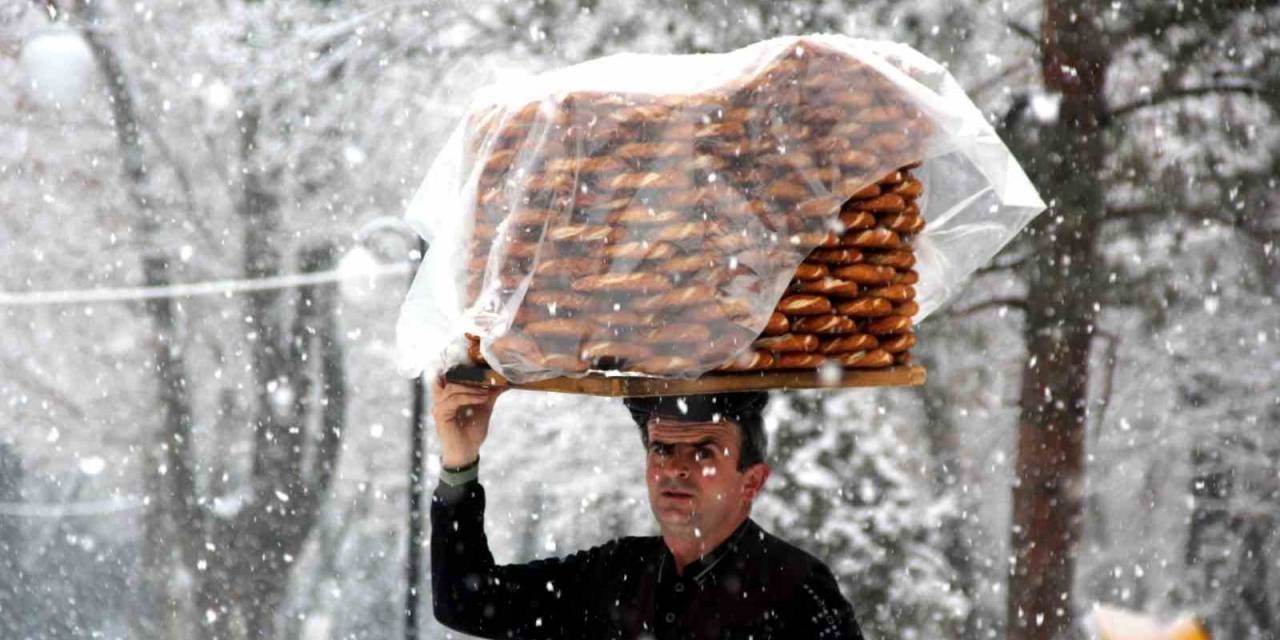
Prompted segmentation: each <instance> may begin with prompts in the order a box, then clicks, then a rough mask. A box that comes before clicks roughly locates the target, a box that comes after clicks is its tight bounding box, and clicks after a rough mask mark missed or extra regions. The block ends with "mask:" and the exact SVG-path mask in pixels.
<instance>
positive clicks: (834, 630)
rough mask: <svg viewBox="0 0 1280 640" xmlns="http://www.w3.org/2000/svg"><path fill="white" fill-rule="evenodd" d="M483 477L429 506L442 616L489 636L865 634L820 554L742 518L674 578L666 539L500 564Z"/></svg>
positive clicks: (663, 639) (443, 487) (594, 639)
mask: <svg viewBox="0 0 1280 640" xmlns="http://www.w3.org/2000/svg"><path fill="white" fill-rule="evenodd" d="M484 505H485V498H484V488H483V487H481V486H480V483H479V482H475V481H472V482H468V483H466V484H463V485H460V486H456V487H455V486H449V485H447V484H444V483H441V484H440V485H439V486H438V487H437V488H436V492H435V496H434V498H433V499H432V503H431V586H432V604H433V605H434V607H435V615H436V618H437V619H438V620H439V621H440V622H442V623H443V624H445V625H448V626H449V627H451V628H453V629H456V630H458V631H462V632H464V633H468V634H472V635H477V636H482V637H486V638H554V639H556V640H561V639H564V640H572V639H578V638H581V639H584V640H610V639H621V638H627V639H630V638H640V637H645V638H655V639H656V640H668V639H675V638H681V639H684V638H688V639H694V638H696V639H699V640H701V639H704V638H716V639H729V638H732V639H734V640H738V639H743V640H745V639H747V638H751V639H753V640H766V639H770V638H772V639H775V640H781V639H787V640H804V639H809V638H818V639H823V640H827V639H832V640H834V639H839V640H854V639H856V640H861V638H862V633H861V632H860V631H859V629H858V625H857V623H856V622H855V621H854V615H853V608H852V606H850V604H849V602H848V601H846V600H845V599H844V598H843V597H842V596H841V595H840V590H839V587H838V586H837V585H836V581H835V578H834V577H833V576H832V575H831V571H830V570H829V569H827V567H826V566H825V565H823V564H822V563H821V562H819V561H818V560H817V559H816V558H814V557H813V556H811V555H809V554H807V553H805V552H804V551H801V550H800V549H797V548H795V547H793V546H791V545H789V544H787V543H785V542H783V541H782V540H779V539H778V538H776V537H774V536H772V535H770V534H768V533H766V532H765V531H764V530H763V529H761V528H760V527H759V526H758V525H756V523H755V522H753V521H751V520H749V519H748V520H747V521H746V522H744V523H743V524H742V526H740V527H739V528H738V529H737V530H736V531H735V532H734V533H733V534H732V535H731V536H730V537H729V539H728V540H726V541H725V542H724V543H723V544H721V545H720V546H719V547H717V548H716V549H715V550H713V551H712V552H711V553H709V554H707V555H706V556H703V557H702V558H701V559H699V560H698V561H696V562H694V563H693V564H691V565H689V566H688V567H685V571H684V575H683V576H681V575H677V574H676V571H675V559H674V557H673V556H672V555H671V552H670V551H669V550H668V549H667V546H666V544H664V543H663V541H662V538H660V537H648V538H640V537H628V538H621V539H618V540H613V541H611V542H608V543H606V544H604V545H602V546H599V547H595V548H593V549H588V550H586V551H580V552H578V553H574V554H572V555H569V556H567V557H564V558H553V559H548V560H538V561H535V562H530V563H527V564H517V565H506V566H498V565H496V564H494V561H493V555H492V554H491V553H490V552H489V544H488V541H487V539H486V538H485V534H484Z"/></svg>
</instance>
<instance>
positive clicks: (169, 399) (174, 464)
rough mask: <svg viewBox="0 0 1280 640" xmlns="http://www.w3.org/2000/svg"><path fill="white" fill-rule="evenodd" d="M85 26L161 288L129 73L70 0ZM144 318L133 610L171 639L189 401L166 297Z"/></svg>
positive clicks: (188, 489) (188, 479)
mask: <svg viewBox="0 0 1280 640" xmlns="http://www.w3.org/2000/svg"><path fill="white" fill-rule="evenodd" d="M77 12H78V13H79V15H80V16H81V18H82V20H83V22H84V24H86V25H87V27H86V28H84V29H82V30H81V35H82V36H83V37H84V39H85V42H86V43H88V45H89V49H90V50H91V51H92V52H93V56H94V60H95V62H96V63H97V66H98V71H99V73H100V74H101V76H102V78H103V81H104V83H105V84H106V88H107V92H108V95H109V96H110V101H111V115H112V126H113V128H114V131H115V135H116V142H117V145H118V147H119V149H120V157H121V162H122V165H123V172H124V177H125V183H126V184H125V187H126V190H127V192H128V195H129V199H130V201H131V202H132V204H133V207H134V211H135V213H136V216H137V220H138V224H137V225H135V228H136V229H137V230H138V238H137V244H138V245H139V246H142V247H145V248H146V249H145V251H146V254H145V255H144V256H143V259H142V272H143V278H144V284H145V285H146V286H148V287H163V286H168V285H169V284H171V283H172V282H173V278H172V276H171V273H170V261H169V257H168V255H167V254H166V252H165V251H164V250H163V248H160V247H158V246H156V245H157V242H158V241H157V240H156V238H155V236H156V234H157V232H158V231H159V230H160V228H161V222H160V213H159V212H158V211H157V210H156V208H155V202H154V200H153V198H152V197H151V194H150V187H149V184H148V182H149V179H148V173H147V167H146V163H145V160H144V150H143V146H142V135H141V125H140V121H139V119H138V114H137V111H136V110H135V108H134V100H133V94H132V92H131V90H130V88H129V85H128V80H127V78H128V76H127V75H126V73H125V69H124V66H123V65H122V64H121V62H120V59H119V57H118V56H117V55H116V53H115V50H114V49H113V48H112V47H111V46H110V45H108V44H107V42H106V41H105V40H104V39H103V37H102V35H101V34H100V33H99V32H98V31H97V27H98V23H99V21H98V19H97V14H96V7H95V5H94V4H93V3H92V2H81V3H79V5H78V6H77ZM144 308H145V310H146V313H147V316H148V317H149V318H150V321H151V333H150V339H151V344H150V350H151V363H152V368H153V370H154V372H155V374H156V382H157V400H158V402H159V404H160V409H161V411H160V428H159V429H158V430H157V431H156V433H155V439H154V440H153V443H154V444H153V446H151V447H148V448H147V451H146V454H145V455H144V460H145V464H144V468H143V471H142V473H143V475H144V478H143V486H144V489H145V491H146V495H147V498H148V500H147V502H146V505H145V507H144V509H145V510H144V513H143V526H144V538H145V541H144V546H143V568H142V576H143V578H142V580H143V589H142V591H143V593H142V598H143V601H144V604H143V608H144V610H145V613H144V615H142V616H133V617H132V620H134V630H135V632H136V633H137V634H138V635H139V637H143V638H147V637H175V634H177V633H181V625H180V624H179V621H178V620H177V619H175V616H174V613H175V612H176V611H178V610H179V608H180V606H179V604H180V601H179V600H178V599H177V598H175V597H174V596H173V594H170V593H169V591H170V585H171V584H172V582H173V581H172V578H171V576H172V566H173V564H172V562H173V557H174V555H175V553H177V549H176V548H175V547H176V546H177V545H181V546H182V547H183V548H182V552H183V553H184V554H185V555H187V556H188V557H190V556H191V554H192V553H193V552H194V550H195V549H196V548H197V547H196V544H197V543H198V540H199V538H200V535H199V532H198V531H186V532H176V531H173V522H172V521H170V520H169V519H168V516H169V515H170V514H171V513H182V514H185V516H186V517H183V518H180V519H179V521H180V522H192V521H194V520H195V519H196V518H195V517H194V516H193V515H192V514H193V513H194V511H195V509H196V506H195V496H194V481H193V476H192V471H191V469H190V467H189V466H188V461H189V459H190V447H191V417H192V416H191V411H192V409H191V400H190V397H189V396H188V393H187V386H186V377H185V369H186V364H185V362H184V358H183V354H182V350H181V345H180V344H179V331H178V322H177V317H176V314H175V310H174V305H173V303H172V301H171V300H170V299H168V298H152V299H149V300H147V302H146V304H145V306H144Z"/></svg>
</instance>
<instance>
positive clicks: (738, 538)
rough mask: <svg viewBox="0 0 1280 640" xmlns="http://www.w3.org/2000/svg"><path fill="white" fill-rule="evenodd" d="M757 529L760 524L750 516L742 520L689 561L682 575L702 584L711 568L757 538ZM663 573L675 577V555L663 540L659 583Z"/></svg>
mask: <svg viewBox="0 0 1280 640" xmlns="http://www.w3.org/2000/svg"><path fill="white" fill-rule="evenodd" d="M759 531H760V526H759V525H757V524H756V523H755V521H753V520H752V519H751V518H747V519H745V520H743V521H742V524H740V525H738V528H737V529H734V530H733V533H731V534H729V537H728V538H725V540H724V542H721V543H720V544H719V545H717V546H716V548H714V549H712V550H710V551H708V552H706V553H704V554H702V555H701V556H699V557H698V559H697V560H694V561H693V562H691V563H689V566H687V567H685V568H684V576H683V577H684V578H688V579H690V580H693V581H695V582H697V583H698V584H702V583H703V581H704V580H705V579H706V577H707V576H708V575H709V574H710V573H711V570H712V569H714V568H715V567H716V565H718V564H720V562H721V561H722V560H724V559H725V558H728V557H730V556H732V555H734V554H736V553H737V552H738V550H739V548H740V547H741V546H742V545H743V544H746V543H749V542H750V541H751V540H752V539H757V538H758V537H759V535H758V532H759ZM659 539H661V538H659ZM664 574H666V575H667V577H668V579H672V578H676V577H677V574H676V557H675V555H674V554H672V553H671V549H670V548H669V547H667V545H666V543H665V542H664V543H663V544H662V563H661V564H660V565H659V566H658V582H659V583H661V582H662V581H663V576H664Z"/></svg>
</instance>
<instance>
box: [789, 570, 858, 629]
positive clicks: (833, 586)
mask: <svg viewBox="0 0 1280 640" xmlns="http://www.w3.org/2000/svg"><path fill="white" fill-rule="evenodd" d="M787 610H788V611H789V612H790V615H789V616H788V617H789V620H788V624H787V637H791V638H814V639H816V640H863V637H862V630H861V629H860V628H859V627H858V621H857V620H856V619H855V617H854V613H853V605H852V604H850V603H849V601H848V600H845V598H844V596H843V595H841V593H840V585H839V584H837V583H836V579H835V576H833V575H831V570H830V569H828V568H827V567H826V566H825V565H823V564H821V563H815V564H814V567H813V571H812V572H810V574H809V577H808V578H807V579H805V581H804V582H803V583H801V584H800V587H799V588H798V589H796V590H795V592H794V595H793V596H792V598H791V602H790V604H789V606H788V607H787Z"/></svg>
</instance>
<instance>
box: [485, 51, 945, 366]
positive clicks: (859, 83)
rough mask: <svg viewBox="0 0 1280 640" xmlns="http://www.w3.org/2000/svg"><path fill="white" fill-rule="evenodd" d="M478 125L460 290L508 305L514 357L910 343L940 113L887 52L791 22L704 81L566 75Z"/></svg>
mask: <svg viewBox="0 0 1280 640" xmlns="http://www.w3.org/2000/svg"><path fill="white" fill-rule="evenodd" d="M468 130H469V133H470V134H471V135H470V137H469V140H470V141H471V145H470V153H471V155H470V158H469V164H470V166H471V167H472V171H471V173H470V175H471V178H472V179H471V182H470V186H472V187H474V192H473V195H474V212H475V223H474V233H473V234H472V242H471V246H470V247H469V256H468V259H469V263H468V269H467V273H468V279H467V282H466V287H465V296H466V302H467V304H468V306H472V305H474V306H475V308H476V309H478V310H480V311H481V312H482V314H481V315H483V313H488V314H489V315H490V317H501V318H503V319H504V320H509V322H503V323H501V324H500V325H495V326H501V328H502V329H501V330H497V329H495V330H494V331H492V332H491V333H490V336H491V338H492V339H491V341H490V342H489V344H488V355H489V356H491V357H493V358H496V359H497V360H498V361H499V362H500V363H501V364H502V366H503V367H504V368H505V367H512V366H514V367H522V368H524V369H525V370H543V371H545V370H551V371H556V372H559V373H563V374H579V373H582V372H584V371H587V370H589V369H594V370H604V371H608V370H619V371H631V372H640V373H646V374H651V375H662V376H671V375H675V376H688V375H690V374H699V375H700V374H702V373H705V372H708V371H712V370H719V371H756V370H765V369H813V368H817V367H819V366H822V365H823V364H824V363H826V362H828V361H832V362H835V363H837V364H838V365H840V366H841V367H845V368H878V367H888V366H891V365H893V364H895V363H898V364H905V363H907V362H909V359H910V353H909V349H910V348H911V346H912V345H913V344H914V343H915V337H914V335H913V333H912V332H911V326H912V322H911V318H912V316H913V315H914V314H915V313H916V306H915V303H914V302H913V299H914V296H915V292H914V289H913V287H912V285H913V284H915V282H916V279H917V275H916V273H915V272H914V271H912V266H913V265H914V263H915V257H914V254H913V252H912V249H911V245H910V242H909V240H910V237H911V236H912V235H914V234H916V233H919V232H920V230H921V229H922V228H923V226H924V219H923V218H922V217H921V215H920V209H919V206H918V205H917V203H916V201H917V199H918V198H919V197H920V196H921V194H922V191H923V185H922V183H921V182H920V180H918V179H917V178H916V177H914V176H912V174H911V170H912V169H914V168H916V167H918V166H919V159H920V158H921V157H922V156H923V147H924V144H925V141H926V139H927V137H928V134H929V132H930V123H929V121H928V120H927V119H926V118H924V117H923V116H922V114H920V113H919V112H918V111H917V110H916V109H915V108H914V107H912V106H911V104H910V102H909V101H908V100H907V99H906V98H905V97H904V96H903V95H901V92H900V90H899V89H898V88H897V87H896V86H895V85H894V84H893V83H892V82H890V81H889V80H888V79H887V78H885V77H884V76H883V75H882V74H881V72H879V71H877V70H875V69H873V68H871V67H869V66H867V65H865V64H863V63H861V62H859V61H857V60H855V59H853V58H851V57H849V56H846V55H844V54H841V53H838V52H835V51H833V50H829V49H826V48H824V47H821V46H817V45H814V44H812V43H808V42H805V41H801V42H800V43H798V44H797V45H796V46H795V47H792V48H790V49H788V50H787V51H786V52H785V53H784V54H782V55H780V56H778V57H777V58H775V59H773V60H771V61H769V62H768V63H767V64H765V65H764V66H763V67H762V68H761V69H759V70H757V71H755V72H752V73H748V74H744V75H743V76H742V77H739V78H735V79H734V80H732V81H729V82H726V83H723V84H721V85H719V86H716V87H713V88H708V89H706V90H703V91H698V92H693V93H685V94H679V95H648V94H639V93H601V92H588V91H575V92H567V93H563V94H560V95H556V96H554V97H553V98H548V99H543V100H538V101H533V102H530V103H528V104H526V105H523V106H521V107H519V108H516V109H509V108H505V107H495V108H493V109H490V110H487V111H483V112H480V113H479V114H478V115H477V116H476V117H474V118H473V119H472V120H471V122H470V123H469V129H468ZM775 302H776V305H775V304H774V303H775ZM471 346H472V350H471V356H472V359H473V360H474V361H476V362H483V360H484V358H483V355H482V354H481V353H480V349H479V348H478V341H477V340H476V339H474V337H473V338H472V345H471Z"/></svg>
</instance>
